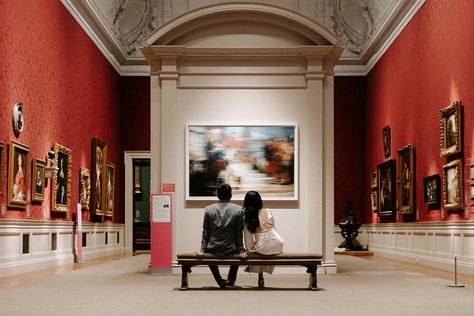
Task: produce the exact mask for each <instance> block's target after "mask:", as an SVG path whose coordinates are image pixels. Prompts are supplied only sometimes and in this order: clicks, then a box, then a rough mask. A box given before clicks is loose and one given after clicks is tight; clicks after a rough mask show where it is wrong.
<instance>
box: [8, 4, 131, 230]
mask: <svg viewBox="0 0 474 316" xmlns="http://www.w3.org/2000/svg"><path fill="white" fill-rule="evenodd" d="M0 51H1V52H2V56H1V58H0V121H1V122H2V124H0V141H2V142H3V143H4V144H5V145H6V149H7V148H8V144H9V143H10V140H16V141H18V142H21V143H23V144H25V145H28V146H29V149H30V152H29V157H30V160H31V159H32V158H35V157H37V158H42V159H45V158H46V154H47V152H48V151H49V150H50V149H51V147H52V146H53V145H54V143H59V144H61V145H63V146H66V147H68V148H69V149H71V150H72V183H71V193H72V196H71V202H72V203H71V205H72V211H71V212H69V213H67V214H61V213H54V212H53V213H51V212H50V211H49V209H50V195H51V183H48V187H47V188H46V190H45V200H44V201H43V203H39V204H32V203H31V202H28V207H27V209H26V210H15V209H8V208H7V206H6V198H7V195H6V188H7V187H6V179H7V168H6V165H7V161H8V159H7V157H8V156H7V150H6V152H5V155H4V162H5V163H4V164H3V166H2V184H1V185H2V190H3V194H2V196H1V199H0V201H1V202H0V203H1V205H0V207H1V212H0V217H1V218H18V219H26V218H28V219H59V220H71V218H72V215H73V213H75V212H76V204H77V202H78V194H79V169H80V168H81V167H87V168H89V169H90V166H91V139H92V138H93V137H98V138H101V139H102V140H103V141H105V142H106V143H107V144H108V152H107V154H108V161H110V162H112V163H114V164H115V167H116V169H115V170H116V187H115V201H118V197H120V196H122V195H123V194H122V188H121V185H120V182H119V181H118V179H121V174H122V163H121V162H122V157H121V153H120V149H121V148H120V146H121V145H120V128H119V123H120V121H119V114H120V106H119V83H120V82H119V81H120V78H119V76H118V74H117V73H116V71H115V70H114V69H113V68H112V67H111V66H110V64H109V63H108V61H107V60H106V59H105V58H104V57H103V55H102V54H101V52H100V51H99V50H98V49H97V47H96V46H95V45H94V43H93V42H92V41H91V40H90V39H89V37H88V36H87V34H86V33H85V32H84V31H83V30H82V29H81V27H80V26H79V24H78V23H77V22H76V21H75V20H74V18H73V17H72V16H71V15H70V14H69V13H68V11H67V10H66V8H65V7H64V6H63V5H62V4H61V2H60V1H41V4H39V3H38V4H37V5H33V6H32V4H31V2H30V1H17V0H2V1H0ZM20 101H21V102H23V104H24V107H23V113H24V117H25V127H24V131H23V133H22V134H21V135H20V136H19V137H18V138H17V137H15V135H14V132H13V129H12V123H11V121H12V108H13V105H14V104H15V103H16V102H20ZM30 167H31V164H30ZM29 173H30V175H31V169H29ZM30 187H31V177H30V176H29V181H28V199H29V200H30V199H31V196H30V192H31V189H30ZM115 204H116V209H115V214H116V215H115V216H114V218H113V219H112V221H113V222H123V219H124V216H123V207H122V206H121V205H120V204H119V202H116V203H115ZM83 218H84V220H89V218H90V214H89V212H85V213H84V215H83Z"/></svg>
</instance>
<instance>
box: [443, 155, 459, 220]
mask: <svg viewBox="0 0 474 316" xmlns="http://www.w3.org/2000/svg"><path fill="white" fill-rule="evenodd" d="M463 179H464V178H463V163H462V160H461V159H456V160H453V161H451V162H449V163H447V164H445V165H444V166H443V202H444V208H445V209H446V210H448V211H456V210H462V209H463V208H464V189H463V188H464V184H463Z"/></svg>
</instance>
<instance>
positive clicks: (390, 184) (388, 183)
mask: <svg viewBox="0 0 474 316" xmlns="http://www.w3.org/2000/svg"><path fill="white" fill-rule="evenodd" d="M395 171H396V170H395V159H391V160H389V161H386V162H384V163H382V164H379V165H378V166H377V178H378V186H377V193H378V194H377V195H378V201H377V211H378V213H379V215H380V216H392V215H395V191H396V184H395Z"/></svg>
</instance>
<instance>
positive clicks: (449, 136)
mask: <svg viewBox="0 0 474 316" xmlns="http://www.w3.org/2000/svg"><path fill="white" fill-rule="evenodd" d="M439 116H440V122H439V124H440V129H441V136H440V147H441V152H440V155H441V157H445V156H449V155H453V154H457V153H459V152H461V150H462V146H461V141H462V140H461V138H462V135H461V134H462V121H461V103H460V102H459V101H454V102H453V103H451V104H450V105H449V106H448V107H446V108H444V109H442V110H440V112H439Z"/></svg>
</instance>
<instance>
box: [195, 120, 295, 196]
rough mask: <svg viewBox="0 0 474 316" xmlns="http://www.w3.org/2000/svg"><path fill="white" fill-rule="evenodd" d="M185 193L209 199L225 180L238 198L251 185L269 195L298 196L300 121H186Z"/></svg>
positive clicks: (252, 187) (243, 194) (263, 194)
mask: <svg viewBox="0 0 474 316" xmlns="http://www.w3.org/2000/svg"><path fill="white" fill-rule="evenodd" d="M186 143H187V146H186V147H187V169H186V178H187V181H186V198H187V199H188V200H209V199H214V198H215V196H216V189H217V187H218V186H219V185H220V184H222V183H228V184H230V185H231V186H232V194H233V197H232V198H233V199H234V200H236V199H237V200H242V199H243V197H244V196H245V193H247V191H249V190H255V191H258V192H259V193H260V194H261V195H262V198H263V199H264V200H297V199H298V190H297V183H298V177H297V175H298V172H297V171H298V168H297V161H298V159H297V153H298V150H297V143H298V142H297V127H296V126H295V125H282V126H280V125H279V126H273V125H272V126H234V125H232V126H216V125H212V126H209V125H206V126H203V125H188V126H187V139H186Z"/></svg>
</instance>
